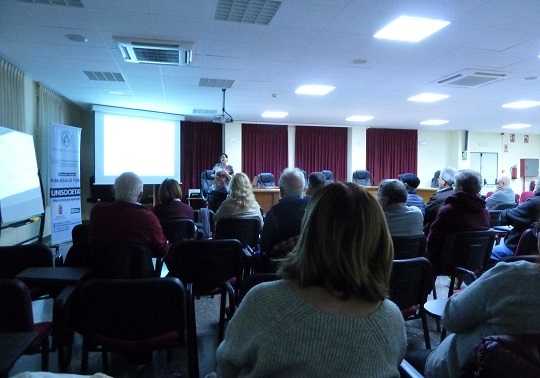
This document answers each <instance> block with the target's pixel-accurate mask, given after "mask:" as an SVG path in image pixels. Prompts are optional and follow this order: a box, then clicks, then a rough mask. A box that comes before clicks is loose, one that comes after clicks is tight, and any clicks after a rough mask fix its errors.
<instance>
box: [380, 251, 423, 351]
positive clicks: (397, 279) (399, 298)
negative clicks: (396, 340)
mask: <svg viewBox="0 0 540 378" xmlns="http://www.w3.org/2000/svg"><path fill="white" fill-rule="evenodd" d="M432 285H433V271H432V266H431V263H430V262H429V260H428V259H427V258H425V257H415V258H411V259H406V260H394V262H393V264H392V274H391V276H390V290H389V298H390V300H391V301H392V302H394V303H395V304H396V305H397V306H398V308H399V309H400V311H401V314H402V315H403V319H404V320H415V319H422V328H423V331H424V340H425V343H426V348H427V349H430V348H431V342H430V339H429V330H428V325H427V317H426V312H425V310H424V304H425V303H426V302H427V298H428V295H429V293H430V292H431V288H432Z"/></svg>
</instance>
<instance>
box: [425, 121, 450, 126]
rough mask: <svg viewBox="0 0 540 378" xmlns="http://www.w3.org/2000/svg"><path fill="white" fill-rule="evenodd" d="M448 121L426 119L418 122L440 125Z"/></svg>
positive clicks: (426, 124) (427, 124)
mask: <svg viewBox="0 0 540 378" xmlns="http://www.w3.org/2000/svg"><path fill="white" fill-rule="evenodd" d="M448 122H449V121H447V120H445V119H428V120H426V121H422V122H420V124H421V125H424V126H440V125H444V124H447V123H448Z"/></svg>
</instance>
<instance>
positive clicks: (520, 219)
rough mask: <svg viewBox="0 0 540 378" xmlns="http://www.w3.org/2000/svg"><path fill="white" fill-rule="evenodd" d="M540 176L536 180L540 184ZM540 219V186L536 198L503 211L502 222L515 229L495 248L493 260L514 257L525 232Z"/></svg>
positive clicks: (535, 193) (536, 190)
mask: <svg viewBox="0 0 540 378" xmlns="http://www.w3.org/2000/svg"><path fill="white" fill-rule="evenodd" d="M538 179H540V176H538V177H537V178H536V181H537V182H538ZM539 217H540V185H537V186H536V188H535V190H534V196H533V197H531V198H529V199H528V200H527V201H525V202H523V203H522V204H521V205H519V206H517V207H514V208H513V209H506V210H503V211H502V213H501V215H500V218H499V220H500V222H501V224H503V225H510V226H513V228H512V229H511V230H510V231H509V232H508V234H507V235H506V237H505V238H504V240H503V242H502V243H499V244H497V245H495V246H494V247H493V251H492V252H491V258H492V259H493V260H500V259H501V258H502V257H504V256H510V255H513V254H514V253H515V252H516V248H517V245H518V242H519V238H520V237H521V234H522V233H523V231H525V230H526V229H528V228H529V227H530V226H531V224H532V223H534V222H535V221H536V220H537V219H538V218H539Z"/></svg>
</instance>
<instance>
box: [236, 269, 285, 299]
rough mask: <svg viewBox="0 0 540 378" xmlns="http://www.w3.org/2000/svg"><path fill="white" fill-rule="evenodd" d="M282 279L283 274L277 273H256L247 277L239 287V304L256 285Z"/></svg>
mask: <svg viewBox="0 0 540 378" xmlns="http://www.w3.org/2000/svg"><path fill="white" fill-rule="evenodd" d="M280 279H281V275H279V274H277V273H255V274H252V275H249V276H247V277H245V278H244V279H243V280H242V283H241V284H240V287H239V288H238V299H237V304H240V302H242V299H244V297H245V296H246V294H247V293H248V291H250V290H251V289H252V288H253V287H254V286H257V285H258V284H260V283H263V282H270V281H277V280H280Z"/></svg>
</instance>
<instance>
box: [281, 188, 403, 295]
mask: <svg viewBox="0 0 540 378" xmlns="http://www.w3.org/2000/svg"><path fill="white" fill-rule="evenodd" d="M343 204H346V206H343ZM393 258H394V250H393V246H392V239H391V237H390V233H389V231H388V227H387V225H386V220H385V217H384V213H383V212H382V209H381V206H380V205H379V204H378V203H377V200H376V199H375V197H374V196H373V195H371V194H370V193H369V192H368V191H367V190H366V189H364V188H363V187H361V186H359V185H357V184H354V183H349V182H336V183H332V184H329V185H326V186H325V187H324V188H321V189H319V190H317V191H316V192H315V194H314V195H313V198H312V199H311V201H310V202H309V204H308V206H307V208H306V212H305V214H304V218H303V219H302V231H301V233H300V239H299V240H298V243H297V245H296V247H295V249H294V251H293V252H292V253H291V254H289V255H288V256H287V257H286V258H285V259H283V260H282V261H281V263H280V264H281V265H280V273H281V274H282V275H283V277H284V278H290V279H295V280H298V283H299V285H300V286H301V287H307V286H311V285H315V286H321V287H324V288H325V289H327V290H328V291H329V292H330V293H332V294H333V295H335V296H336V297H338V298H342V299H347V298H350V297H351V296H356V297H361V298H364V299H367V300H369V301H373V302H376V301H380V300H382V299H384V298H385V297H386V295H387V291H388V284H389V280H390V270H391V268H392V260H393Z"/></svg>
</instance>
